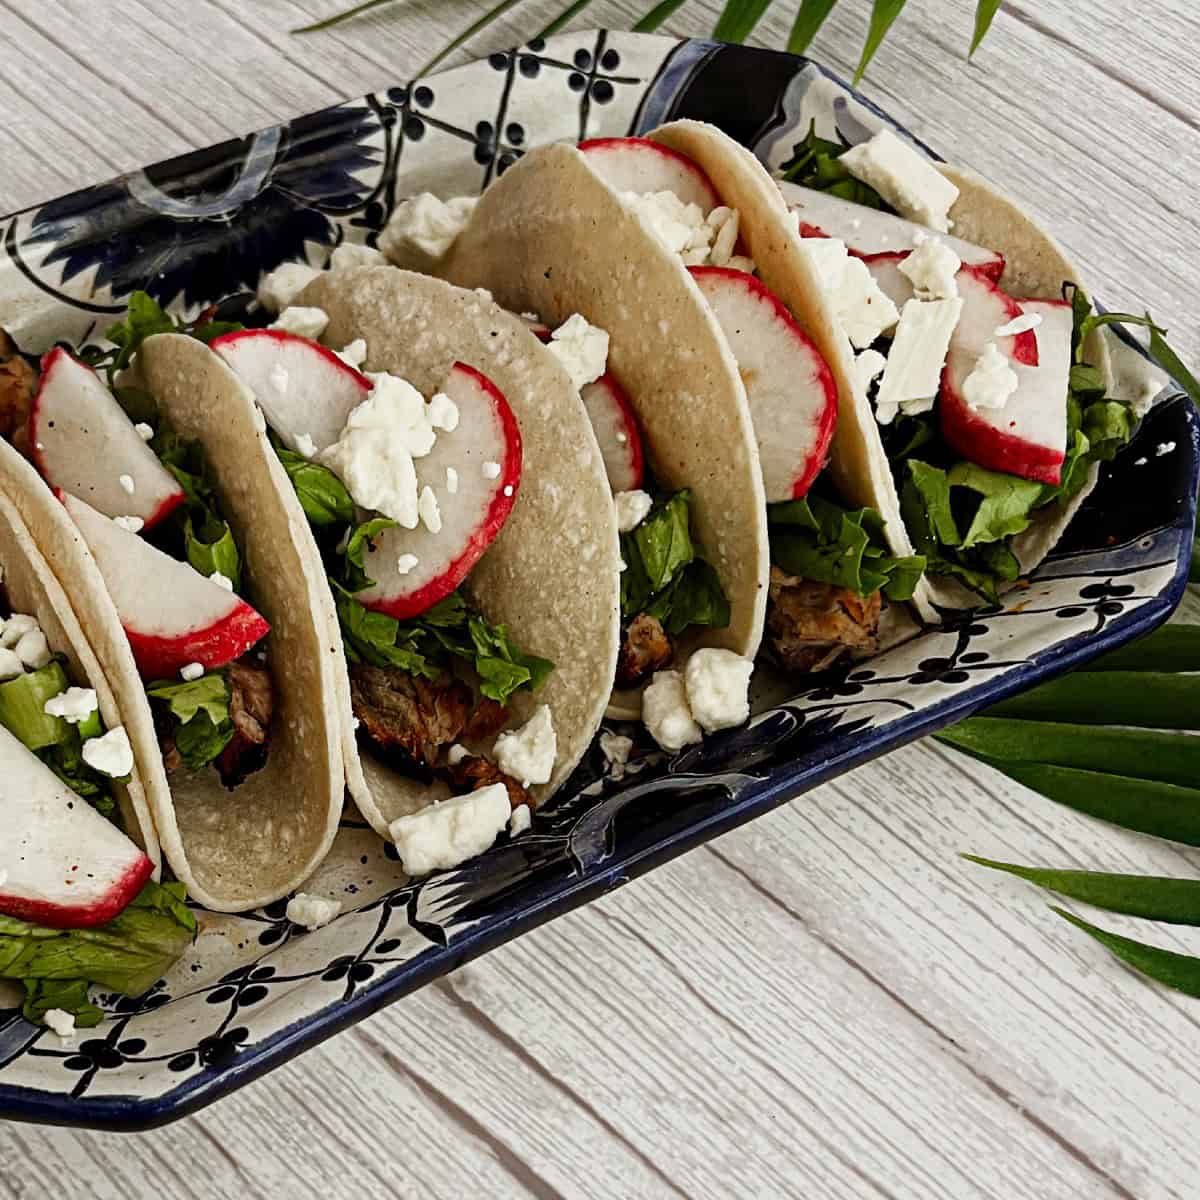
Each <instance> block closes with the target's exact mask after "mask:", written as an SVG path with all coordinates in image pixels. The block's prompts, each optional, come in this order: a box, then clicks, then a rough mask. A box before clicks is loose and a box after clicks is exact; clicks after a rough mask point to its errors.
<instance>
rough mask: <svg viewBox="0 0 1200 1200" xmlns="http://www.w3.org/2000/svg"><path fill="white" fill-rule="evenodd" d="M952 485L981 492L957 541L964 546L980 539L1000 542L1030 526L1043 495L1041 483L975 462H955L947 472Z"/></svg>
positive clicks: (978, 541) (969, 545)
mask: <svg viewBox="0 0 1200 1200" xmlns="http://www.w3.org/2000/svg"><path fill="white" fill-rule="evenodd" d="M947 478H948V481H949V484H950V486H951V487H960V488H969V489H970V490H971V491H972V492H977V493H978V494H979V496H980V501H979V507H978V508H977V509H976V510H975V515H974V517H973V518H972V519H971V524H970V526H969V527H968V529H967V532H966V535H965V536H964V537H963V539H962V542H961V543H960V544H961V546H962V548H963V549H964V550H967V549H970V547H972V546H977V545H979V544H980V543H981V542H999V541H1002V540H1003V539H1004V538H1006V537H1008V536H1009V535H1010V534H1014V533H1020V532H1021V531H1022V530H1024V529H1028V528H1029V522H1030V521H1031V520H1032V519H1033V510H1034V508H1035V506H1036V505H1037V503H1038V501H1039V500H1040V499H1041V496H1042V484H1040V483H1038V482H1036V481H1034V480H1029V479H1021V478H1019V477H1018V476H1016V475H1006V474H1004V473H1003V472H1001V471H988V470H985V469H984V468H983V467H977V466H976V465H975V464H974V463H969V462H960V463H955V465H954V466H953V467H951V468H950V472H949V475H948V476H947Z"/></svg>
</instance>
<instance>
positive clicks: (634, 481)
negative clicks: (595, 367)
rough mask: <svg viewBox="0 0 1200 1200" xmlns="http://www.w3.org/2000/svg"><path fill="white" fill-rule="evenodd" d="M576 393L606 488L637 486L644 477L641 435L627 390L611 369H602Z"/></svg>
mask: <svg viewBox="0 0 1200 1200" xmlns="http://www.w3.org/2000/svg"><path fill="white" fill-rule="evenodd" d="M579 394H580V397H581V398H582V400H583V406H584V408H586V409H587V414H588V417H589V418H590V420H591V422H592V429H593V430H594V432H595V434H596V440H597V441H598V442H599V443H600V454H601V457H602V458H603V459H604V469H605V471H606V472H607V474H608V485H609V487H611V488H612V490H613V491H614V492H632V491H634V490H635V489H637V488H640V487H641V486H642V481H643V479H644V478H645V459H644V456H643V453H642V435H641V434H640V433H639V432H638V424H637V417H636V416H635V415H634V411H633V405H632V403H631V402H630V400H629V395H628V393H627V392H626V391H625V389H624V388H623V387H622V386H621V385H620V383H618V382H617V377H616V376H615V375H614V374H613V373H612V372H611V371H605V373H604V374H603V375H601V376H600V378H599V379H597V380H596V381H595V382H594V383H589V384H585V385H584V387H583V388H582V389H581V390H580V393H579ZM622 437H623V438H624V441H622V440H621V438H622Z"/></svg>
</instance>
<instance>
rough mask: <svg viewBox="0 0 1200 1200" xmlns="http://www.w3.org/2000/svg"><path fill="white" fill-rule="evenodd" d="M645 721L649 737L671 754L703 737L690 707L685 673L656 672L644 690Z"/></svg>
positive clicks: (643, 717) (643, 710) (643, 713)
mask: <svg viewBox="0 0 1200 1200" xmlns="http://www.w3.org/2000/svg"><path fill="white" fill-rule="evenodd" d="M642 721H643V722H644V723H645V726H646V728H647V729H648V730H649V731H650V736H651V737H652V738H654V740H655V741H656V742H657V743H658V744H659V745H660V746H661V747H662V748H663V749H664V750H667V751H669V752H671V753H674V752H675V751H676V750H682V749H683V748H684V746H689V745H691V744H692V743H693V742H698V741H700V740H701V739H702V737H703V734H702V733H701V732H700V726H699V725H697V724H696V722H695V720H694V719H693V717H692V710H691V709H690V708H689V707H688V700H687V692H686V690H685V688H684V683H683V676H682V675H681V674H680V673H679V672H678V671H656V672H655V675H654V678H653V679H652V680H651V681H650V684H649V686H648V687H647V688H646V690H645V691H644V692H643V693H642Z"/></svg>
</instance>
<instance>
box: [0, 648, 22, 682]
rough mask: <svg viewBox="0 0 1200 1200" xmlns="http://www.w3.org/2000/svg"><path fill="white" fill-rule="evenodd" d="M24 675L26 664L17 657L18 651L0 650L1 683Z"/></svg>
mask: <svg viewBox="0 0 1200 1200" xmlns="http://www.w3.org/2000/svg"><path fill="white" fill-rule="evenodd" d="M24 674H25V664H24V663H23V662H22V661H21V660H20V659H19V658H18V657H17V654H16V651H15V650H9V649H7V648H5V649H0V683H3V682H4V681H5V680H6V679H16V678H17V676H18V675H24Z"/></svg>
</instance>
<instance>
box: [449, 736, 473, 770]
mask: <svg viewBox="0 0 1200 1200" xmlns="http://www.w3.org/2000/svg"><path fill="white" fill-rule="evenodd" d="M470 756H471V752H470V751H469V750H468V749H467V748H466V746H460V745H459V744H458V742H455V743H454V745H453V746H451V747H450V749H449V750H447V751H446V761H447V762H448V763H449V764H450V765H451V766H452V767H457V766H458V764H459V763H460V762H462V760H463V759H464V758H470Z"/></svg>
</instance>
